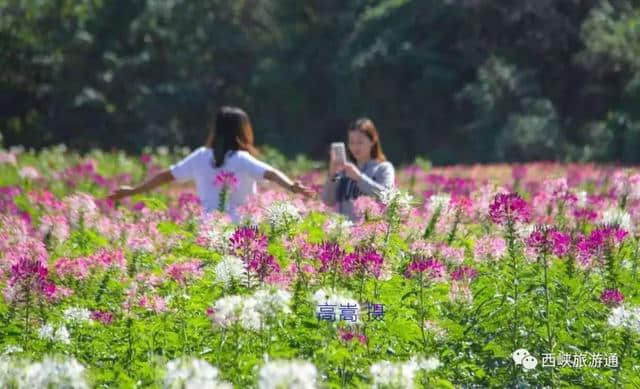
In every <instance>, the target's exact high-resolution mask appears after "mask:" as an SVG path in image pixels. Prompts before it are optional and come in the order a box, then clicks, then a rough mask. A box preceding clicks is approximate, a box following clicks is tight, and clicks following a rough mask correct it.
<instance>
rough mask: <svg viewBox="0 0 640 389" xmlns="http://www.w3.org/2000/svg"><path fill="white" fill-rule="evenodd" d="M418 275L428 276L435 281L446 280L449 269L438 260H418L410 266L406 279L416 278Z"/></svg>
mask: <svg viewBox="0 0 640 389" xmlns="http://www.w3.org/2000/svg"><path fill="white" fill-rule="evenodd" d="M417 274H426V276H427V277H429V278H430V279H431V280H433V281H440V280H444V278H445V274H447V267H446V266H445V265H444V263H442V262H440V261H438V260H437V259H434V258H430V259H426V260H425V259H417V260H414V261H413V262H411V263H410V264H409V266H408V267H407V271H406V272H405V277H407V278H414V277H415V276H416V275H417Z"/></svg>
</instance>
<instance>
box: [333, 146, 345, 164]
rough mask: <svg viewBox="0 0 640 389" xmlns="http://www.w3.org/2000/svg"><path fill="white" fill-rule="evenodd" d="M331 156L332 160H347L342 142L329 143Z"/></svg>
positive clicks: (341, 161) (343, 161)
mask: <svg viewBox="0 0 640 389" xmlns="http://www.w3.org/2000/svg"><path fill="white" fill-rule="evenodd" d="M331 157H332V158H333V160H334V161H336V162H340V163H345V162H347V152H346V149H345V147H344V143H342V142H333V143H331Z"/></svg>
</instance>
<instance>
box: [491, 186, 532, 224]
mask: <svg viewBox="0 0 640 389" xmlns="http://www.w3.org/2000/svg"><path fill="white" fill-rule="evenodd" d="M489 217H490V218H491V220H492V221H493V222H494V223H496V224H501V225H504V224H506V223H508V222H512V223H513V222H522V223H526V222H528V221H529V220H530V219H531V210H530V209H529V204H527V202H526V201H524V200H523V199H522V198H521V197H520V196H519V195H518V194H517V193H508V194H504V193H499V194H497V195H496V196H495V198H494V200H493V202H492V203H491V205H489Z"/></svg>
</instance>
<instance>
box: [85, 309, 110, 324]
mask: <svg viewBox="0 0 640 389" xmlns="http://www.w3.org/2000/svg"><path fill="white" fill-rule="evenodd" d="M90 317H91V320H94V321H99V322H100V323H102V324H104V325H109V324H111V323H113V313H111V312H107V311H92V312H91V316H90Z"/></svg>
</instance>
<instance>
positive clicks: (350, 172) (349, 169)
mask: <svg viewBox="0 0 640 389" xmlns="http://www.w3.org/2000/svg"><path fill="white" fill-rule="evenodd" d="M342 168H343V169H344V172H345V174H346V175H347V177H349V178H351V179H352V180H354V181H358V180H359V179H360V177H362V173H361V172H360V169H358V167H357V166H356V165H354V164H353V163H351V162H345V163H344V164H343V165H342Z"/></svg>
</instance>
